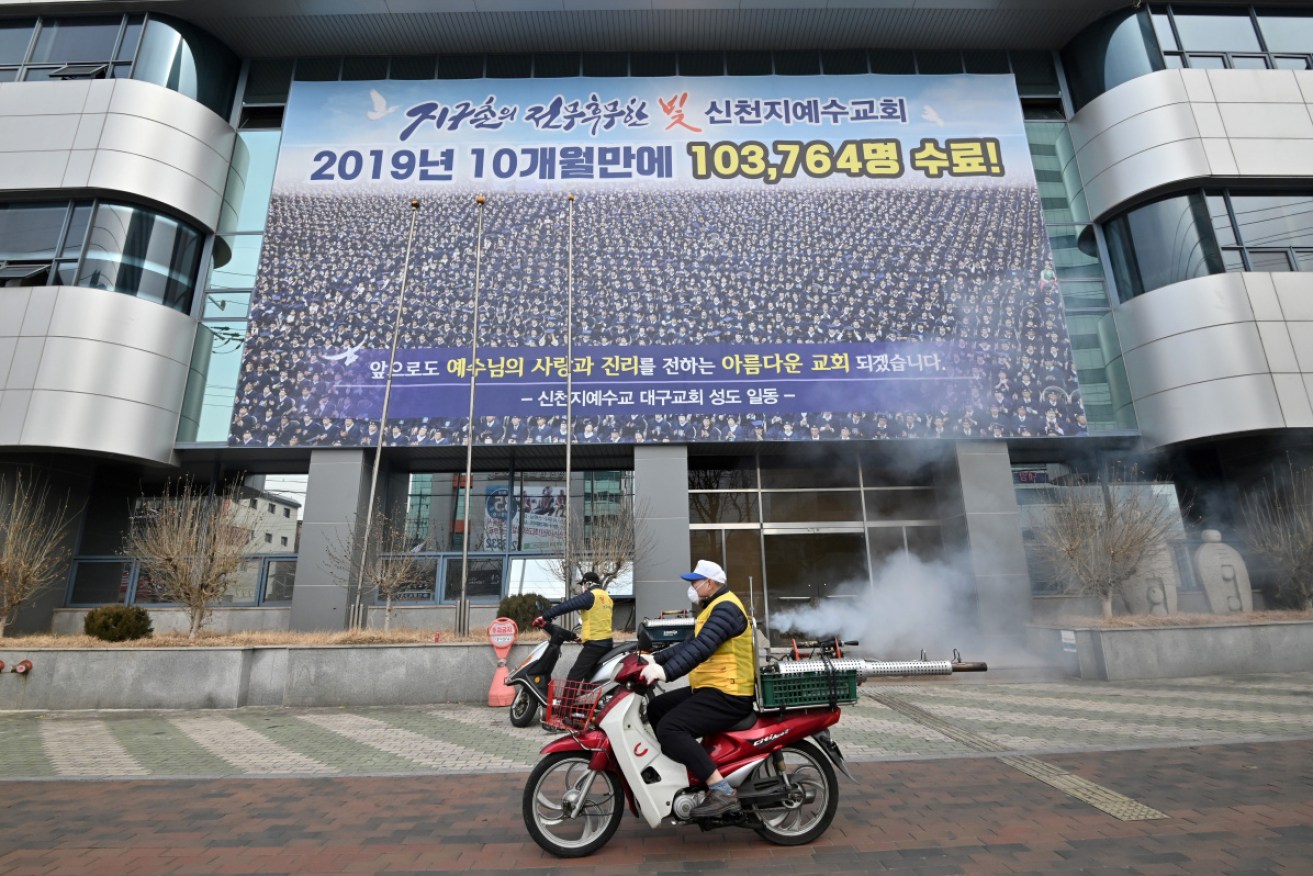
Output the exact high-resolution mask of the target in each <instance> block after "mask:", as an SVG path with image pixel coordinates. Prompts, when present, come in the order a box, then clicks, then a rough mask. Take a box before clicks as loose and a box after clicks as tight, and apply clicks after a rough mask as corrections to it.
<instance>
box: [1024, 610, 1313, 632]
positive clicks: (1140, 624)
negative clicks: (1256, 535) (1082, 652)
mask: <svg viewBox="0 0 1313 876" xmlns="http://www.w3.org/2000/svg"><path fill="white" fill-rule="evenodd" d="M1308 620H1313V611H1251V612H1249V613H1248V614H1165V615H1150V614H1122V615H1116V616H1114V617H1110V618H1102V617H1093V616H1091V615H1067V616H1065V617H1059V618H1056V619H1054V620H1052V621H1049V622H1047V623H1046V624H1045V626H1054V627H1058V626H1061V627H1068V628H1070V627H1082V628H1086V629H1088V628H1091V627H1093V628H1097V629H1103V630H1120V629H1153V628H1161V627H1203V626H1218V625H1231V626H1247V625H1250V624H1263V623H1272V622H1273V621H1308Z"/></svg>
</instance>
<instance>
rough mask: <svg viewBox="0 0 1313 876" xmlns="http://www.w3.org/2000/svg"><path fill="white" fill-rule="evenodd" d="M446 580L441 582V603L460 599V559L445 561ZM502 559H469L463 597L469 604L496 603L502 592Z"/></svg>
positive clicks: (454, 558)
mask: <svg viewBox="0 0 1313 876" xmlns="http://www.w3.org/2000/svg"><path fill="white" fill-rule="evenodd" d="M445 578H446V580H445V581H444V582H443V592H442V601H443V602H455V601H457V600H458V599H460V579H461V559H460V558H459V557H453V558H451V559H448V560H447V570H446V576H445ZM501 583H502V558H501V557H470V574H469V577H468V579H467V580H466V586H465V596H466V598H467V599H469V600H470V601H471V602H482V603H489V602H493V603H495V602H497V601H498V600H499V599H501V591H502V586H501Z"/></svg>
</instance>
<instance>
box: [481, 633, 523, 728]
mask: <svg viewBox="0 0 1313 876" xmlns="http://www.w3.org/2000/svg"><path fill="white" fill-rule="evenodd" d="M519 634H520V628H519V627H517V626H516V625H515V621H513V620H511V619H510V618H508V617H499V618H497V619H496V620H495V621H493V622H492V623H491V624H490V625H489V626H488V641H489V642H491V643H492V650H493V651H494V652H495V653H496V654H497V671H496V672H494V673H493V675H492V684H491V685H490V686H489V687H488V705H490V706H509V705H510V704H511V702H512V701H513V700H514V699H515V689H514V688H510V687H507V686H506V675H507V669H506V658H507V657H509V656H510V654H511V646H512V645H514V644H515V639H516V637H517V636H519Z"/></svg>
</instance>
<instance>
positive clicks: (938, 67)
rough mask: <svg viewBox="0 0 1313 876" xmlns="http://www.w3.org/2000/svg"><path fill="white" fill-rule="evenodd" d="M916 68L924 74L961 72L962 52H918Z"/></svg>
mask: <svg viewBox="0 0 1313 876" xmlns="http://www.w3.org/2000/svg"><path fill="white" fill-rule="evenodd" d="M916 69H917V72H918V73H921V74H922V75H927V74H929V75H933V74H936V73H961V72H962V55H961V53H960V52H927V51H921V52H917V53H916Z"/></svg>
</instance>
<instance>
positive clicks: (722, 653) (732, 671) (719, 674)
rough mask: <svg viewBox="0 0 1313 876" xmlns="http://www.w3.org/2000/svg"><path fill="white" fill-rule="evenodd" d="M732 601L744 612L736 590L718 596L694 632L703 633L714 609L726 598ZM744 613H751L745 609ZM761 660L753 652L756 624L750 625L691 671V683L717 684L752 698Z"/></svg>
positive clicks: (700, 685) (744, 614)
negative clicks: (753, 634)
mask: <svg viewBox="0 0 1313 876" xmlns="http://www.w3.org/2000/svg"><path fill="white" fill-rule="evenodd" d="M726 600H728V601H730V602H732V603H734V604H735V605H737V606H738V608H739V611H743V603H742V602H740V601H739V598H738V597H737V596H735V595H734V594H733V593H732V592H727V593H725V595H724V596H718V597H716V598H715V599H713V600H711V602H710V603H709V604H708V605H707V607H706V608H704V609H703V610H702V613H701V614H699V615H698V619H697V622H696V623H695V624H694V625H693V635H695V636H696V635H697V634H698V633H700V632H702V626H703V624H705V623H706V622H707V618H709V617H711V612H712V609H714V608H715V607H716V606H717V605H718V604H720V603H721V602H724V601H726ZM743 616H744V617H747V616H748V613H747V612H746V611H743ZM756 675H757V663H756V660H755V659H754V658H753V655H752V624H748V626H747V629H745V630H744V631H743V632H742V633H741V634H739V635H737V636H735V637H734V638H732V639H730V640H729V641H728V642H722V643H721V644H720V647H719V648H717V649H716V650H715V651H714V652H713V653H712V655H711V656H710V657H708V658H707V659H706V660H705V661H703V662H702V663H700V664H699V665H698V666H696V667H694V669H693V671H692V672H690V673H689V674H688V683H689V686H691V687H692V688H694V689H697V688H699V687H714V688H716V689H717V690H720V691H724V692H725V693H727V694H731V695H733V696H737V697H750V696H753V695H754V694H755V693H756V688H755V686H754V685H755V681H756Z"/></svg>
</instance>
